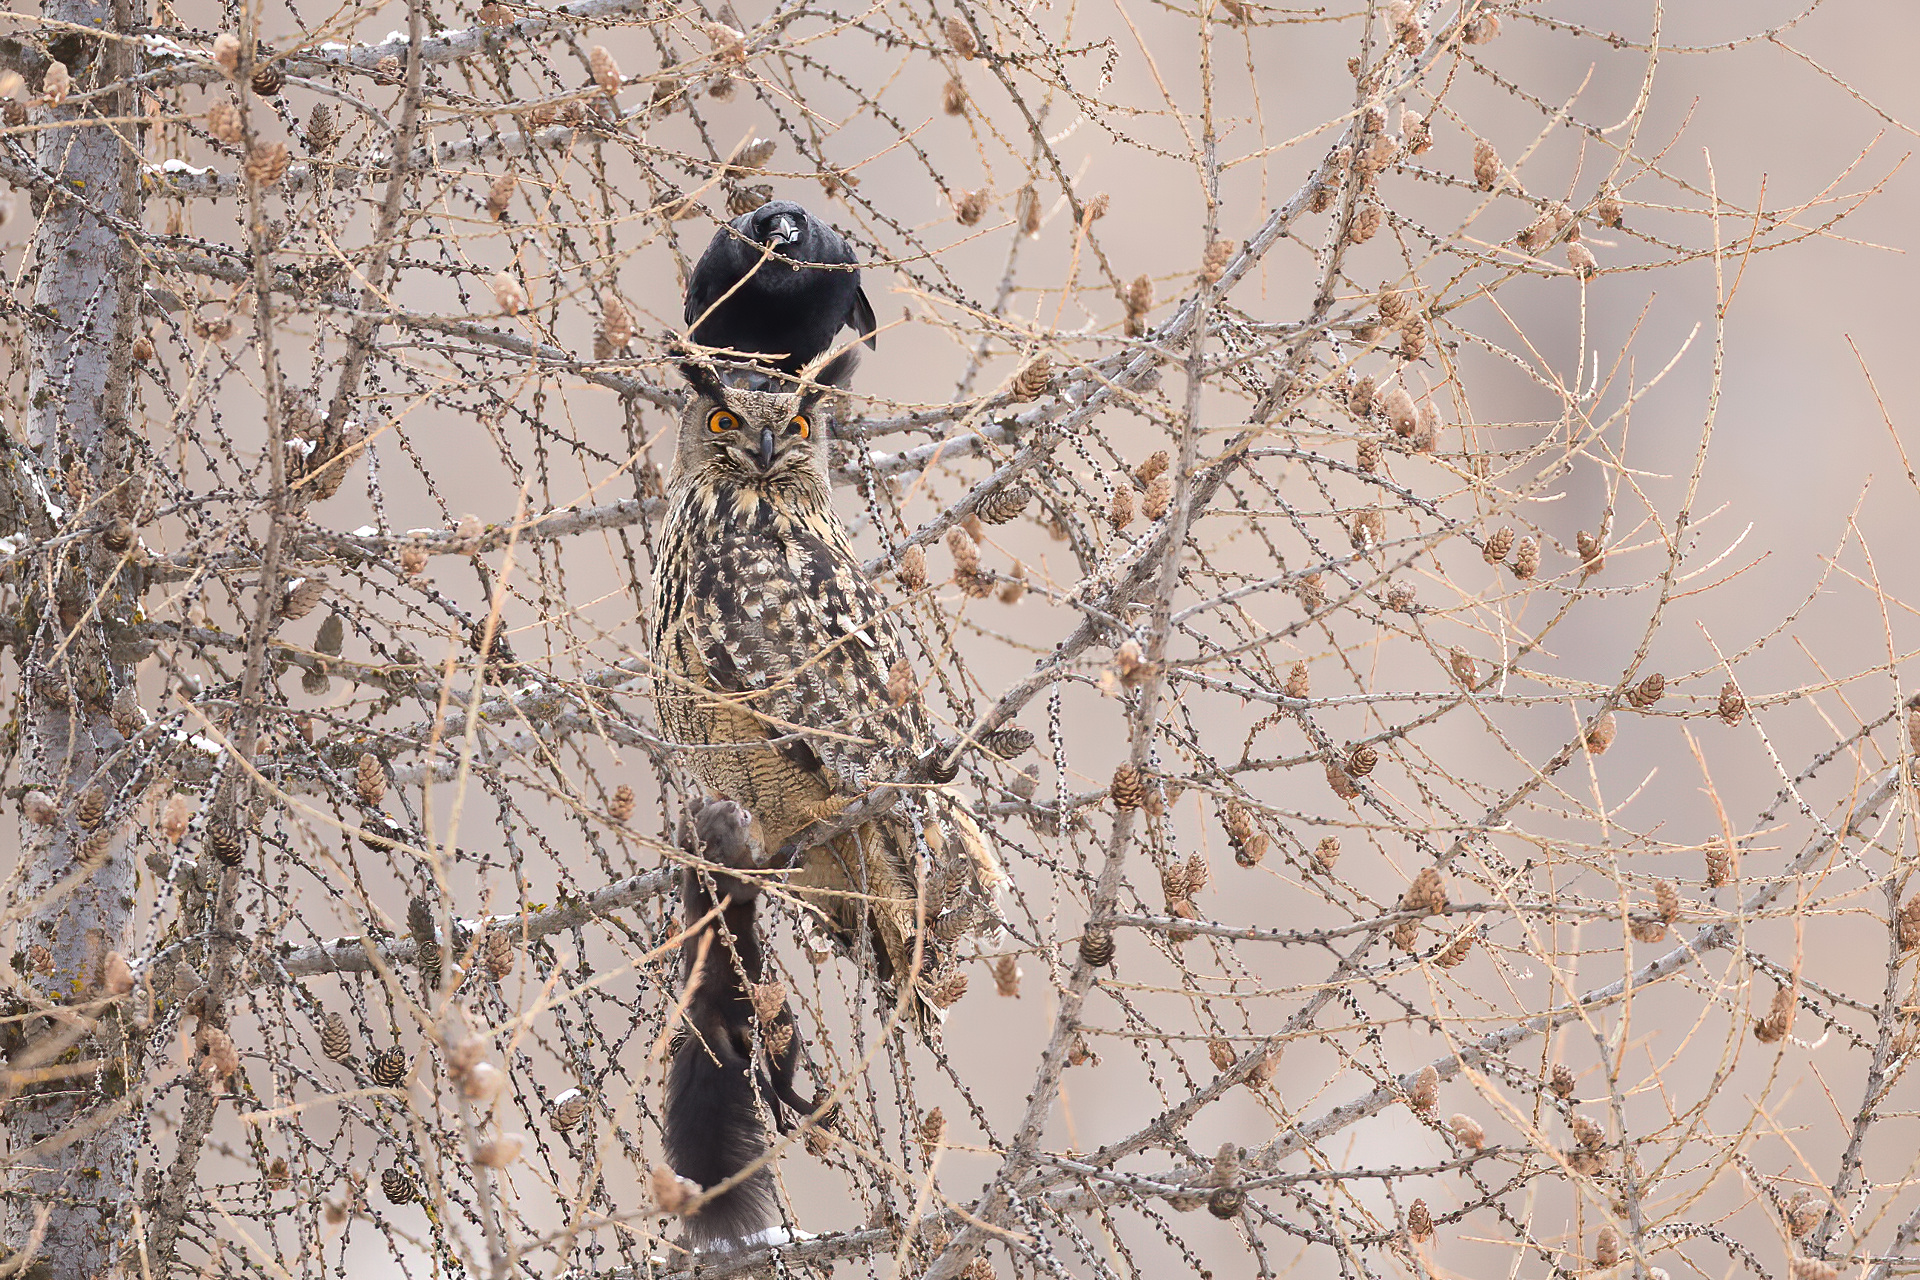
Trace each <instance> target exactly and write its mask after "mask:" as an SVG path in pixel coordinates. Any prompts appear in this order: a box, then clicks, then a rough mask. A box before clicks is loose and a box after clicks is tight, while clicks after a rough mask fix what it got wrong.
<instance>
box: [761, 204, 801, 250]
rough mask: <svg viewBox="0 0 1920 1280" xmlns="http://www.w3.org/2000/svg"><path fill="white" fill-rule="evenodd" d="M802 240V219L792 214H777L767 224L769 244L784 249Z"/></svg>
mask: <svg viewBox="0 0 1920 1280" xmlns="http://www.w3.org/2000/svg"><path fill="white" fill-rule="evenodd" d="M799 239H800V219H798V218H796V217H794V216H793V215H792V214H790V213H780V214H775V215H774V216H773V219H772V220H771V221H769V222H768V223H767V243H768V244H770V245H773V246H774V247H776V248H782V249H784V248H785V247H786V246H788V245H790V244H795V243H797V242H798V241H799Z"/></svg>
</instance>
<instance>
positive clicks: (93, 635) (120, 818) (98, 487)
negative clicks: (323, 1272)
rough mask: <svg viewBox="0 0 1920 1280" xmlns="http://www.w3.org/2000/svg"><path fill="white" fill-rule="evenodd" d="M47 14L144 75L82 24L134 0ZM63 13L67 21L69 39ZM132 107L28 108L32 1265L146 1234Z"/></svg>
mask: <svg viewBox="0 0 1920 1280" xmlns="http://www.w3.org/2000/svg"><path fill="white" fill-rule="evenodd" d="M43 12H44V14H45V16H46V18H47V19H48V20H49V21H48V26H47V27H46V28H45V30H46V31H47V32H48V37H49V39H50V40H51V41H52V43H51V48H50V52H51V53H52V54H53V55H54V57H55V58H56V59H58V60H60V61H61V62H63V63H65V64H66V65H67V66H68V68H69V69H70V71H71V72H72V78H73V89H72V92H73V93H74V94H75V95H78V94H81V93H83V92H84V91H85V90H87V89H88V88H89V87H91V86H93V85H95V84H105V83H108V82H111V81H114V80H124V79H125V77H126V76H127V74H128V73H129V71H130V70H132V66H131V63H132V60H133V59H134V58H135V57H137V54H136V53H135V52H134V51H133V50H132V49H130V48H129V47H128V46H127V45H126V44H125V43H121V42H116V41H98V40H94V39H91V38H88V37H86V36H84V35H82V34H80V33H78V32H75V31H73V26H79V27H92V28H98V29H103V30H114V31H124V30H126V29H127V28H129V27H130V26H131V25H132V24H133V22H134V21H135V20H136V15H135V13H134V11H133V8H132V5H131V4H130V3H129V0H117V2H108V3H102V2H101V0H47V2H46V4H45V5H44V8H43ZM59 23H65V24H72V26H69V27H68V28H67V32H68V34H64V35H63V34H60V28H59V27H58V26H57V25H55V24H59ZM134 108H135V102H134V97H133V94H132V93H131V92H130V91H127V90H121V91H118V92H115V93H113V94H110V95H107V96H105V97H103V98H101V99H98V100H94V101H92V102H88V103H85V104H83V105H72V104H64V105H60V106H49V105H44V104H43V105H39V106H36V107H35V109H34V111H35V114H34V121H35V123H39V124H45V123H51V122H54V121H73V122H75V125H76V127H72V128H44V129H41V130H40V131H38V132H36V133H34V134H32V135H31V137H32V138H33V143H32V146H33V159H34V162H35V163H36V164H37V165H38V167H39V169H40V170H41V175H40V176H41V179H42V185H41V186H40V187H39V189H36V191H35V194H34V199H35V205H36V207H37V208H39V209H40V210H41V213H42V217H41V218H40V221H39V223H38V226H37V228H36V230H35V233H34V237H33V242H32V247H31V259H30V264H29V270H30V278H31V281H32V287H33V310H32V314H31V316H30V317H29V319H28V321H27V330H28V338H29V343H30V350H29V359H30V361H31V368H30V373H29V383H28V391H29V399H28V411H27V415H26V424H25V425H26V437H27V438H26V446H27V448H26V450H24V451H21V450H17V449H16V451H14V453H13V455H12V457H11V458H10V459H9V460H8V461H9V465H7V466H6V468H5V473H6V479H5V483H4V485H3V486H0V506H4V507H5V508H7V509H6V510H4V511H0V516H4V517H5V523H6V524H7V525H9V526H11V528H12V529H13V530H14V531H18V532H22V533H25V534H26V535H27V536H28V537H29V538H31V539H32V542H33V543H34V546H35V553H36V554H35V556H34V560H33V565H32V569H31V575H30V576H28V575H25V574H23V575H22V577H21V579H20V581H19V590H20V592H21V596H22V599H21V605H22V608H21V611H20V615H19V617H17V618H16V619H15V623H16V625H17V630H16V632H15V635H16V638H17V642H18V645H19V648H18V650H17V652H16V655H15V656H16V657H17V659H18V660H19V662H20V663H21V666H22V668H23V674H24V676H25V679H24V680H23V682H22V683H23V695H22V697H23V705H22V707H21V708H20V720H19V731H20V734H21V761H22V778H21V781H22V782H23V783H24V784H25V786H26V787H28V788H31V789H35V790H38V791H40V792H42V793H43V794H44V796H45V797H46V798H47V799H48V800H51V801H52V804H53V807H52V811H51V812H49V811H48V810H47V808H46V807H45V806H43V805H40V806H28V809H29V813H28V815H27V816H24V817H23V818H22V828H23V830H22V839H21V842H20V847H21V849H22V850H23V859H24V864H25V865H24V866H23V867H22V868H21V873H20V874H19V875H18V876H17V877H16V878H15V880H14V882H13V885H12V893H11V901H10V903H9V907H10V909H11V910H12V912H13V913H14V914H15V916H16V918H17V919H19V921H20V923H19V924H18V925H17V926H16V929H17V937H16V939H15V940H14V941H15V948H14V950H15V951H16V953H18V954H21V955H23V956H30V957H31V960H32V961H33V963H31V964H29V966H28V972H27V973H26V974H25V975H24V976H25V977H26V979H27V981H28V982H29V983H30V984H31V987H32V989H33V991H35V992H36V993H37V994H38V997H39V1000H40V1002H41V1007H42V1009H43V1010H45V1013H44V1015H43V1016H42V1017H39V1018H37V1019H32V1020H29V1021H27V1022H25V1023H22V1024H16V1028H15V1029H10V1031H9V1035H10V1037H11V1038H10V1039H9V1041H8V1043H7V1046H6V1047H7V1049H8V1053H9V1059H10V1063H11V1065H12V1066H13V1067H14V1068H15V1069H16V1070H20V1069H22V1068H23V1067H24V1068H40V1069H41V1071H40V1078H38V1079H35V1080H34V1082H32V1083H29V1084H26V1085H25V1086H24V1087H23V1088H24V1092H25V1093H26V1094H27V1095H28V1096H25V1097H21V1098H20V1099H19V1100H17V1101H16V1102H15V1103H14V1104H13V1105H12V1106H10V1107H9V1108H8V1109H7V1112H6V1126H7V1138H8V1144H9V1155H10V1158H11V1163H12V1167H11V1169H10V1170H9V1173H10V1176H9V1178H8V1184H9V1187H10V1191H11V1195H10V1197H9V1214H8V1224H9V1238H8V1241H7V1244H8V1246H9V1248H10V1249H17V1248H18V1247H20V1246H21V1245H22V1244H23V1243H26V1242H28V1241H29V1240H30V1238H31V1237H34V1236H39V1240H38V1254H37V1257H36V1259H35V1260H34V1262H33V1264H32V1268H33V1269H32V1270H29V1272H28V1274H46V1275H50V1276H59V1277H68V1276H72V1277H91V1276H96V1275H102V1274H115V1273H117V1272H119V1270H120V1269H121V1268H122V1267H123V1266H125V1264H126V1258H125V1256H124V1253H125V1250H124V1241H126V1240H127V1239H129V1238H131V1234H130V1227H131V1222H132V1218H131V1213H130V1208H131V1195H132V1190H133V1173H134V1168H133V1161H134V1155H135V1141H136V1139H135V1131H136V1125H135V1122H134V1115H135V1113H134V1112H132V1111H129V1110H128V1109H127V1107H126V1103H127V1101H128V1100H129V1099H127V1098H126V1097H125V1095H126V1082H127V1081H129V1080H137V1079H138V1073H137V1072H136V1071H134V1070H132V1069H131V1068H132V1065H133V1064H132V1063H131V1062H130V1061H129V1059H128V1057H127V1055H128V1054H130V1053H131V1052H133V1048H132V1046H131V1045H130V1044H129V1042H128V1039H127V1037H126V1036H125V1034H124V1028H123V1025H122V1023H121V1021H120V1015H119V1014H118V1013H117V1012H115V1011H113V1010H112V1009H111V1007H109V1006H103V1005H98V1004H95V1003H94V1001H96V1000H97V998H98V995H99V992H100V983H101V972H102V967H103V965H104V963H105V960H106V957H107V955H108V954H109V953H111V952H113V951H122V952H125V951H128V950H130V948H129V947H128V945H127V938H128V931H129V927H130V923H131V919H132V909H133V905H134V892H135V875H134V868H133V867H132V866H130V865H129V860H128V858H127V856H126V842H125V840H124V839H123V838H121V837H120V836H118V835H116V834H114V833H115V831H116V828H117V827H119V826H120V825H122V824H124V823H125V822H126V821H127V817H128V813H129V811H130V809H131V807H132V805H133V803H134V801H135V800H136V798H137V797H136V796H134V795H131V794H125V795H123V794H120V790H121V785H120V784H123V783H124V782H125V780H126V779H127V777H128V776H129V775H130V773H131V769H130V765H131V763H132V757H133V754H134V751H135V750H137V749H139V748H137V747H136V744H135V743H134V742H133V741H132V740H130V739H129V738H128V737H126V736H125V734H124V733H123V730H127V731H132V732H135V733H137V731H138V725H137V721H136V720H135V719H133V717H132V716H131V715H130V706H131V704H130V703H129V702H127V701H125V700H124V699H126V698H128V697H130V694H127V693H125V692H124V691H126V690H127V689H128V686H129V683H130V681H131V679H132V671H131V669H130V668H128V667H127V666H125V665H124V664H120V663H116V662H115V661H114V659H113V657H112V654H111V652H110V645H109V643H108V636H109V632H110V630H111V628H112V627H113V626H114V624H116V623H117V622H123V621H124V620H125V619H126V618H127V616H128V615H130V614H131V612H132V610H133V608H134V605H135V604H136V602H137V596H138V592H137V584H135V583H134V582H133V581H131V580H130V573H131V571H129V570H122V569H121V568H120V564H121V560H122V557H121V555H120V554H119V553H118V552H115V551H113V550H110V549H109V548H108V547H107V546H106V545H105V541H103V539H102V537H101V536H100V534H101V532H102V531H104V530H105V529H106V528H107V527H108V526H109V525H111V523H112V522H113V521H114V520H115V518H116V517H124V516H125V515H127V514H131V510H130V508H131V507H132V506H133V505H134V504H137V501H138V497H137V495H136V494H135V493H134V492H133V488H132V486H131V485H130V484H129V483H128V461H129V457H130V452H131V451H130V447H129V444H130V441H129V427H128V413H129V404H130V400H129V368H130V364H131V356H130V348H131V344H132V339H133V334H134V322H135V319H136V314H137V311H138V308H139V301H140V290H141V277H142V267H141V262H140V259H139V257H138V255H137V253H136V252H135V251H134V246H133V245H131V244H130V243H128V241H127V240H126V239H125V238H124V237H123V236H122V235H121V234H120V233H119V232H117V231H116V230H115V229H114V228H113V227H112V226H111V225H110V224H109V223H106V222H103V219H102V216H101V215H106V217H107V218H110V219H114V220H122V219H124V220H126V221H128V222H135V221H137V220H138V217H139V185H138V178H139V173H138V159H139V157H138V154H137V147H138V141H137V139H138V131H137V129H136V127H135V126H132V125H129V124H125V123H119V124H112V125H108V124H99V123H93V124H89V123H87V122H88V121H90V120H99V119H102V118H111V117H118V118H119V119H120V120H121V121H125V120H126V119H127V118H128V117H129V116H131V115H132V114H133V111H134ZM14 155H15V156H16V157H18V156H20V152H19V151H18V150H16V151H15V152H14ZM49 177H51V178H53V179H55V180H57V184H56V185H48V184H46V182H45V180H46V179H47V178H49ZM69 192H70V193H72V195H71V197H69V196H68V195H67V194H66V193H69ZM123 225H124V224H123ZM124 528H125V526H124V525H123V526H122V529H123V530H124ZM74 535H79V536H77V537H76V536H74ZM115 540H117V539H115ZM116 696H121V697H122V698H123V702H122V711H121V714H120V715H118V716H116V715H115V714H114V710H113V708H114V704H115V698H116ZM116 720H117V721H118V723H119V726H120V727H118V728H116ZM96 788H97V792H96V790H95V789H96ZM102 800H104V802H105V810H104V814H99V813H97V812H96V808H97V804H98V802H99V801H102ZM35 810H37V816H38V818H39V820H38V821H36V820H35V816H36V814H35V812H34V811H35ZM49 819H50V820H49ZM89 868H90V870H89ZM37 948H44V949H45V950H38V949H37ZM48 1068H52V1069H51V1070H49V1069H48ZM34 1094H37V1095H38V1096H37V1097H36V1096H32V1095H34ZM134 1269H135V1270H136V1271H137V1270H138V1268H137V1267H135V1268H134Z"/></svg>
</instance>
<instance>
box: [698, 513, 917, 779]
mask: <svg viewBox="0 0 1920 1280" xmlns="http://www.w3.org/2000/svg"><path fill="white" fill-rule="evenodd" d="M701 572H703V573H708V574H711V575H712V576H711V578H710V579H709V581H707V582H704V583H699V584H697V585H696V589H695V590H694V591H693V592H692V602H691V603H690V605H689V608H688V617H687V626H688V628H689V629H690V632H691V634H692V638H693V640H694V643H695V644H696V645H698V646H699V648H700V651H701V656H702V658H703V660H704V661H705V664H706V668H707V678H708V680H709V681H710V682H711V683H712V684H713V685H714V687H715V688H717V689H719V690H721V691H723V692H726V693H729V694H736V695H743V701H744V704H745V706H746V707H747V709H749V710H751V711H753V712H755V713H757V714H758V715H760V716H763V717H765V718H766V724H765V727H766V733H767V737H768V738H769V739H771V740H772V741H773V744H774V749H775V750H776V751H778V752H780V753H781V755H783V756H785V757H786V758H787V759H788V760H789V761H791V762H792V763H794V764H796V765H799V766H800V767H802V768H806V769H809V770H816V771H818V772H820V773H821V774H822V775H823V776H824V779H825V780H826V781H827V783H828V784H829V786H830V787H831V788H832V790H833V791H834V792H836V793H837V794H841V795H853V794H857V793H859V792H861V791H864V790H866V789H867V788H868V787H869V786H872V785H874V784H875V783H880V782H885V781H887V780H888V779H889V778H892V777H894V776H897V775H898V774H899V773H900V772H901V771H902V770H903V769H905V767H906V766H907V764H908V763H910V762H911V761H912V760H913V759H914V758H915V757H916V756H917V755H918V754H919V753H920V752H921V751H923V750H925V749H926V748H927V747H928V746H930V745H932V736H931V734H930V732H929V730H928V726H927V717H926V711H925V709H924V707H923V706H922V705H921V703H920V700H919V698H918V697H910V698H908V699H907V701H906V702H905V703H904V704H903V705H899V706H896V705H894V703H893V700H892V698H891V697H890V696H889V694H888V689H887V676H888V673H889V671H890V670H891V669H892V667H893V665H894V663H895V662H897V661H898V660H899V659H901V658H902V657H904V656H905V655H906V644H905V641H904V638H903V637H902V635H901V630H900V625H899V622H898V620H897V618H896V617H895V615H894V614H893V613H891V612H890V611H889V610H888V606H887V603H886V601H885V600H884V599H883V598H882V597H881V596H880V594H879V592H877V591H875V590H874V589H873V587H872V585H871V584H869V583H868V581H867V580H866V578H865V577H864V576H862V574H861V572H860V568H859V566H858V565H857V564H856V563H854V562H853V561H852V560H851V558H850V557H847V556H844V555H842V554H840V552H839V548H836V547H835V546H833V545H832V544H831V543H829V542H828V541H826V540H825V539H824V538H821V537H818V536H817V535H813V534H811V533H808V534H804V535H802V536H801V537H800V538H797V539H795V540H793V541H792V542H790V543H789V544H788V546H787V554H786V555H785V556H784V557H768V556H742V557H738V558H735V557H730V556H726V555H724V554H723V555H716V556H714V557H713V558H712V559H710V560H709V561H708V562H707V563H706V564H705V565H704V566H702V570H701Z"/></svg>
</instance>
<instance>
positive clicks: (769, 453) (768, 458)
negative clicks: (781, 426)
mask: <svg viewBox="0 0 1920 1280" xmlns="http://www.w3.org/2000/svg"><path fill="white" fill-rule="evenodd" d="M760 470H761V472H762V473H763V474H764V473H765V472H768V471H771V470H773V429H772V428H771V427H762V428H760Z"/></svg>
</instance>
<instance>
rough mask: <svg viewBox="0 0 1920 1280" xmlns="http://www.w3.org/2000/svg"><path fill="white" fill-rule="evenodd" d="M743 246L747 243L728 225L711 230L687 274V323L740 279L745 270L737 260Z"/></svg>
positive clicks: (739, 257)
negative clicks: (690, 270)
mask: <svg viewBox="0 0 1920 1280" xmlns="http://www.w3.org/2000/svg"><path fill="white" fill-rule="evenodd" d="M746 248H747V246H746V244H745V243H744V242H742V241H741V240H740V238H739V237H738V236H736V235H734V233H733V228H732V227H731V226H723V227H721V228H720V229H719V230H718V231H716V232H714V233H713V239H712V240H710V241H708V243H707V251H706V252H705V253H703V254H701V255H700V261H698V262H696V263H695V264H694V267H693V273H692V274H691V275H689V276H688V277H687V307H686V316H685V319H686V323H688V324H692V323H693V322H694V321H695V320H698V319H699V318H700V317H701V316H703V315H706V314H707V311H708V309H709V308H711V307H712V306H713V304H714V303H716V302H718V301H719V300H720V299H721V297H722V296H724V295H725V294H726V292H727V290H729V289H731V288H733V286H734V284H735V283H737V282H738V281H739V279H740V276H741V274H742V273H743V272H744V271H745V270H746V267H745V265H744V264H743V263H742V262H741V261H740V259H741V255H742V254H743V253H744V252H745V250H746Z"/></svg>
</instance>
